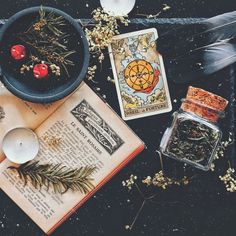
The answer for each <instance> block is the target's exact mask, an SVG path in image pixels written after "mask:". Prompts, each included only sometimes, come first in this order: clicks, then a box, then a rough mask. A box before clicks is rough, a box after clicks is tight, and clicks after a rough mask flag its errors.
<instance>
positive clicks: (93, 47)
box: [85, 8, 130, 61]
mask: <svg viewBox="0 0 236 236" xmlns="http://www.w3.org/2000/svg"><path fill="white" fill-rule="evenodd" d="M92 14H93V20H94V21H95V26H94V27H93V28H92V29H88V28H86V29H85V32H86V36H87V39H88V41H89V46H90V51H91V52H93V53H99V55H100V56H99V61H102V60H103V59H104V55H103V53H102V52H101V50H103V49H105V48H107V47H108V45H109V44H110V43H111V41H112V38H113V36H115V35H117V34H119V31H118V28H119V22H121V23H123V24H124V25H125V26H128V24H129V22H130V21H129V20H128V18H127V16H111V15H109V14H108V13H106V12H105V11H104V10H102V9H101V8H97V9H95V10H94V11H93V13H92Z"/></svg>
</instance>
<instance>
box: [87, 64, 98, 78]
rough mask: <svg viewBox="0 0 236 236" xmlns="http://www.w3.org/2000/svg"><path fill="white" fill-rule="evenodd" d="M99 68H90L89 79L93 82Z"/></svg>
mask: <svg viewBox="0 0 236 236" xmlns="http://www.w3.org/2000/svg"><path fill="white" fill-rule="evenodd" d="M96 70H97V66H96V65H94V66H89V67H88V72H87V79H88V80H93V78H94V76H95V74H96Z"/></svg>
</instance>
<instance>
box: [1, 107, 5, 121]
mask: <svg viewBox="0 0 236 236" xmlns="http://www.w3.org/2000/svg"><path fill="white" fill-rule="evenodd" d="M4 118H5V112H4V110H3V108H2V107H1V106H0V122H1V121H2V119H4Z"/></svg>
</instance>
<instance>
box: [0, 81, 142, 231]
mask: <svg viewBox="0 0 236 236" xmlns="http://www.w3.org/2000/svg"><path fill="white" fill-rule="evenodd" d="M15 127H29V128H31V129H34V130H35V132H36V133H37V135H38V137H39V140H40V151H39V154H38V156H37V158H36V159H37V160H39V161H40V163H48V162H50V163H62V164H63V165H65V166H67V167H72V168H75V167H80V166H86V165H95V166H96V167H97V169H96V171H95V172H94V173H93V176H92V177H93V178H94V180H93V184H94V186H95V188H94V189H93V190H92V191H91V192H89V193H88V194H82V193H80V192H72V191H68V192H66V193H65V194H63V195H60V194H55V193H54V192H53V190H51V189H49V191H46V189H44V188H42V189H41V190H36V189H35V188H34V187H33V186H32V185H31V184H30V183H29V184H28V185H26V186H24V184H23V182H22V180H21V179H20V178H19V177H18V175H17V174H16V173H15V172H13V171H11V170H9V169H7V167H8V166H9V165H11V163H10V162H9V161H8V159H6V158H5V157H4V155H3V153H2V151H0V162H1V163H0V187H1V189H2V190H3V191H4V192H5V193H6V194H7V195H8V196H9V197H10V198H11V199H12V200H13V201H14V202H16V204H18V206H19V207H21V208H22V209H23V210H24V211H25V212H26V213H27V214H28V215H29V216H30V217H31V218H32V220H33V221H35V223H36V224H38V225H39V227H40V228H41V229H42V230H43V231H44V232H46V233H47V234H50V233H52V232H53V230H55V229H56V227H58V226H59V225H60V224H61V223H62V222H63V221H64V220H65V219H66V218H68V217H69V216H70V215H71V214H72V213H73V212H74V211H75V210H76V209H77V208H78V207H80V206H81V205H82V204H83V203H84V202H85V201H86V200H87V199H88V198H89V197H91V195H93V194H94V193H95V192H96V191H97V190H98V189H99V188H100V187H101V186H102V185H103V184H105V183H106V182H107V181H108V180H109V179H110V178H111V177H112V176H113V175H114V174H116V173H117V172H118V171H119V170H120V169H121V168H122V167H123V166H124V165H125V164H127V162H128V161H130V160H131V159H132V158H133V157H135V156H136V155H137V154H138V153H140V152H141V151H142V150H143V148H144V144H143V142H142V141H141V140H140V139H139V138H138V137H137V136H136V135H135V134H134V133H133V132H132V130H131V129H129V128H128V126H127V125H126V124H125V123H124V122H123V121H122V120H121V119H120V118H119V117H118V116H117V115H116V114H115V112H114V111H113V110H112V109H111V108H110V107H108V106H107V105H106V104H105V103H104V102H103V101H102V100H101V99H100V98H99V97H98V96H97V95H96V94H95V93H94V92H93V91H92V90H91V89H90V88H89V87H88V86H87V85H86V84H85V83H82V84H81V85H80V87H79V89H78V90H77V91H76V92H75V93H74V94H72V95H71V96H69V97H67V98H66V99H64V100H62V101H59V102H56V103H54V104H51V105H39V104H32V103H28V102H24V101H22V100H20V99H18V98H16V97H14V96H13V95H11V94H10V93H9V92H8V91H7V90H6V89H5V88H3V87H2V86H1V84H0V144H1V142H2V139H3V137H4V135H5V133H6V132H7V131H8V130H9V129H12V128H15ZM45 135H53V136H57V137H59V138H61V140H62V142H61V144H59V145H58V146H57V147H51V146H50V145H49V144H48V143H47V142H46V141H45V139H44V138H43V137H44V136H45Z"/></svg>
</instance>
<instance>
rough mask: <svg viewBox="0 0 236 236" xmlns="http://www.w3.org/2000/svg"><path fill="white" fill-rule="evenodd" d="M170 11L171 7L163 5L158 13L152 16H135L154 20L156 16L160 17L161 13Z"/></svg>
mask: <svg viewBox="0 0 236 236" xmlns="http://www.w3.org/2000/svg"><path fill="white" fill-rule="evenodd" d="M170 9H171V7H170V6H169V5H167V4H163V8H162V9H161V10H160V11H159V12H157V13H156V14H154V15H147V14H139V13H138V14H137V15H138V16H145V17H147V18H148V19H156V18H157V17H158V16H160V15H161V14H162V13H163V12H165V11H168V10H170Z"/></svg>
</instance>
